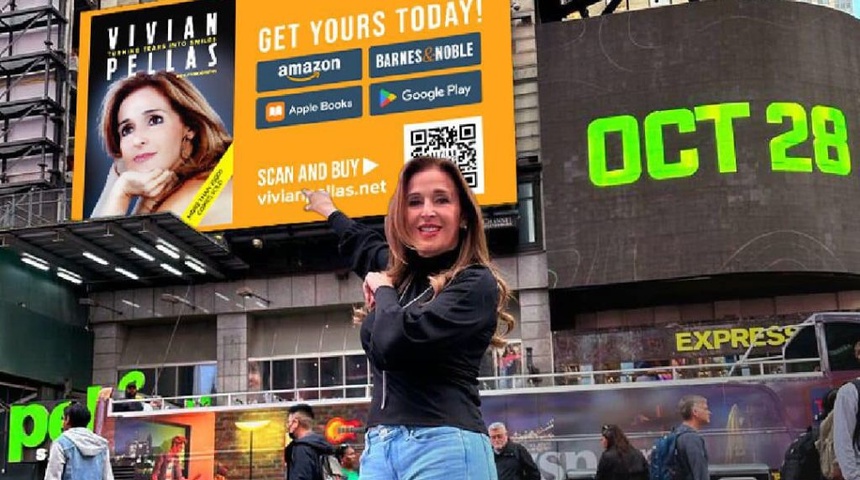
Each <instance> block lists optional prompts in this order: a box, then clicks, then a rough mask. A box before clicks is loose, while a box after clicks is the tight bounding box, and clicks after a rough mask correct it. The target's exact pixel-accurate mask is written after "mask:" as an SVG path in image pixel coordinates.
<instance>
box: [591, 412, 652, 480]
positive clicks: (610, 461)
mask: <svg viewBox="0 0 860 480" xmlns="http://www.w3.org/2000/svg"><path fill="white" fill-rule="evenodd" d="M600 444H601V445H602V446H603V453H602V454H601V455H600V461H599V462H598V463H597V474H596V475H595V477H594V480H647V479H648V461H647V460H645V456H644V455H642V452H640V451H639V450H638V449H636V448H634V447H633V446H632V445H630V440H628V439H627V435H625V434H624V431H623V430H621V428H619V427H618V425H604V426H603V428H602V429H601V431H600Z"/></svg>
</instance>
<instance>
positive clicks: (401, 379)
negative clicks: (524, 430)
mask: <svg viewBox="0 0 860 480" xmlns="http://www.w3.org/2000/svg"><path fill="white" fill-rule="evenodd" d="M329 224H330V225H331V226H332V228H333V229H334V231H335V232H336V233H337V234H338V236H339V238H340V244H339V248H340V251H341V254H343V255H346V256H349V257H350V258H351V260H352V269H353V271H354V272H355V273H356V274H357V275H358V276H360V277H361V278H364V277H365V276H366V275H367V273H368V272H373V271H383V270H385V269H386V267H387V265H388V246H387V244H386V243H385V239H384V238H383V237H382V236H381V235H380V234H379V233H378V232H376V231H374V230H372V229H370V228H368V227H366V226H364V225H361V224H359V223H356V222H354V221H353V220H351V219H350V218H349V217H347V216H346V215H344V214H342V213H340V212H335V213H333V214H332V215H330V216H329ZM457 254H458V249H455V250H453V251H451V252H447V253H444V254H442V255H439V256H437V257H433V258H421V257H419V256H417V255H415V254H410V255H409V258H408V262H409V269H410V271H409V273H410V275H409V277H410V278H411V280H410V281H408V284H407V285H405V288H402V289H401V291H400V292H398V290H396V289H395V288H392V287H379V288H378V289H377V290H376V293H375V295H374V298H375V300H376V307H375V308H374V309H373V310H372V311H371V312H370V313H369V314H368V315H367V317H366V318H365V319H364V321H363V322H362V325H361V344H362V347H363V348H364V351H365V353H367V357H368V359H369V361H370V366H371V373H372V375H373V394H372V397H371V402H370V416H369V418H368V420H367V425H368V426H371V427H372V426H376V425H405V426H452V427H457V428H462V429H465V430H471V431H475V432H481V433H486V426H485V425H484V421H483V419H482V417H481V411H480V406H481V399H480V397H479V395H478V370H479V368H480V364H481V359H482V357H483V355H484V353H485V352H486V350H487V348H488V347H489V345H490V339H491V338H492V336H493V333H494V332H495V329H496V305H497V303H498V295H499V289H498V284H497V283H496V279H495V277H494V276H493V274H492V272H490V270H489V269H488V268H486V267H485V266H482V265H473V266H470V267H468V268H466V269H465V270H463V271H462V272H460V273H459V274H457V276H456V277H454V278H453V279H452V280H451V281H450V282H448V284H447V285H445V287H444V288H443V289H442V291H441V292H439V294H438V295H437V296H436V297H435V298H432V297H433V291H432V289H431V288H430V282H429V280H428V276H429V275H432V274H435V273H438V272H441V271H444V270H447V269H448V268H450V267H451V266H452V265H453V263H454V261H455V260H456V258H457ZM431 298H432V300H431Z"/></svg>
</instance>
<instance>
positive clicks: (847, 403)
mask: <svg viewBox="0 0 860 480" xmlns="http://www.w3.org/2000/svg"><path fill="white" fill-rule="evenodd" d="M858 343H860V342H858ZM857 407H858V392H857V385H856V384H855V383H854V382H848V383H846V384H845V385H842V386H841V387H839V391H838V392H837V393H836V405H835V406H834V408H833V450H834V451H835V453H836V463H838V464H839V469H840V470H841V471H842V478H843V479H844V480H860V447H858V445H857V436H856V434H857V432H856V429H857Z"/></svg>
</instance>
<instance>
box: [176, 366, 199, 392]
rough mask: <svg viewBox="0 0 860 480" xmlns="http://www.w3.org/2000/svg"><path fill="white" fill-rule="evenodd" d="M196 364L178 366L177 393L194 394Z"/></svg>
mask: <svg viewBox="0 0 860 480" xmlns="http://www.w3.org/2000/svg"><path fill="white" fill-rule="evenodd" d="M194 368H195V367H194V365H186V366H182V367H176V383H177V387H176V395H177V396H180V397H182V396H186V395H194Z"/></svg>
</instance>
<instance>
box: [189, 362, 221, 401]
mask: <svg viewBox="0 0 860 480" xmlns="http://www.w3.org/2000/svg"><path fill="white" fill-rule="evenodd" d="M194 379H195V381H194V395H211V394H213V393H215V390H216V389H215V385H216V384H217V382H218V365H216V364H211V365H197V366H195V367H194Z"/></svg>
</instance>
